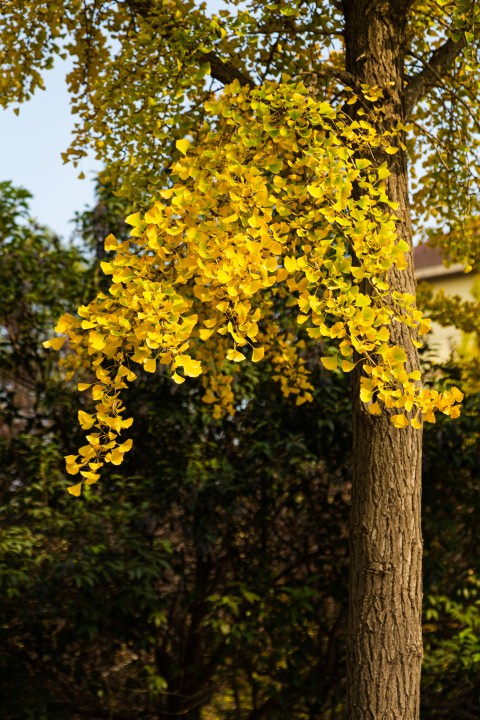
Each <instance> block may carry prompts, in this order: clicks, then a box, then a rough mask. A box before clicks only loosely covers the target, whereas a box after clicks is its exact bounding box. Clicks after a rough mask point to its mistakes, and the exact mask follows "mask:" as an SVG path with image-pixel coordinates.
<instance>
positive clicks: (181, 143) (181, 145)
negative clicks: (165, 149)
mask: <svg viewBox="0 0 480 720" xmlns="http://www.w3.org/2000/svg"><path fill="white" fill-rule="evenodd" d="M189 145H190V140H188V139H187V138H184V139H183V140H177V142H176V143H175V146H176V148H177V150H180V152H181V153H183V155H186V154H187V150H188V146H189Z"/></svg>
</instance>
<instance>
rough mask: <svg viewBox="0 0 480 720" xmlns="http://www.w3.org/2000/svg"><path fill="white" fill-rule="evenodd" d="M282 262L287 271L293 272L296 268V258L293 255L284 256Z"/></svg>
mask: <svg viewBox="0 0 480 720" xmlns="http://www.w3.org/2000/svg"><path fill="white" fill-rule="evenodd" d="M283 264H284V265H285V269H286V270H288V272H289V273H292V272H295V271H296V270H297V269H298V264H297V260H296V259H295V258H294V257H286V258H285V259H284V261H283Z"/></svg>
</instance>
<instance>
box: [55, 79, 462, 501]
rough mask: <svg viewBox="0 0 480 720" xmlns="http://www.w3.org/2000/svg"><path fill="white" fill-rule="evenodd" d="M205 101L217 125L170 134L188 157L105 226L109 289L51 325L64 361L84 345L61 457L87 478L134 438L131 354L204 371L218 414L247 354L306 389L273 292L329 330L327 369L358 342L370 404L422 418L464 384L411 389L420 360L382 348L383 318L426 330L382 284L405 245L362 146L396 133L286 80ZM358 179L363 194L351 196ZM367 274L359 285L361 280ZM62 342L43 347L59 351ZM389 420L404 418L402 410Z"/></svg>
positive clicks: (302, 395)
mask: <svg viewBox="0 0 480 720" xmlns="http://www.w3.org/2000/svg"><path fill="white" fill-rule="evenodd" d="M368 92H369V93H370V96H372V94H374V93H375V89H368ZM206 110H207V112H208V113H210V115H211V116H213V118H215V119H216V127H215V131H214V132H211V133H210V134H208V135H207V136H206V137H207V139H206V141H205V143H204V144H202V146H201V147H196V148H195V147H193V148H190V143H189V141H188V139H185V140H181V141H178V142H177V147H178V149H179V150H180V151H181V153H182V154H183V156H184V157H183V158H182V159H181V160H180V161H178V162H175V163H174V165H173V166H172V180H173V183H174V184H173V186H172V187H171V188H170V189H168V190H164V191H162V192H161V196H162V198H163V201H164V202H161V201H158V202H156V203H155V205H154V207H152V208H151V209H150V210H149V211H148V212H147V213H146V214H145V215H144V216H143V217H142V215H141V214H140V213H137V214H135V215H132V216H130V218H128V222H129V223H130V224H131V225H132V226H133V230H132V232H131V235H132V242H131V243H129V242H124V243H120V244H119V243H117V241H116V239H115V238H114V237H113V236H109V238H107V240H106V245H105V247H106V249H107V250H112V249H115V250H116V255H115V258H114V259H113V260H112V261H111V262H106V263H103V264H102V267H103V271H104V272H105V273H106V274H111V275H112V286H111V288H110V294H109V296H106V295H105V294H103V293H100V294H99V295H98V296H97V298H96V299H95V300H94V301H93V302H92V303H90V304H89V305H88V306H87V307H81V308H80V309H79V316H80V317H79V318H74V317H73V316H65V317H63V318H62V319H61V320H60V322H59V325H58V326H57V332H60V333H67V334H68V338H69V346H70V349H71V351H72V354H71V355H69V356H68V357H67V359H66V361H64V362H66V364H67V365H70V366H71V369H70V372H71V373H72V372H73V371H74V370H75V367H76V366H77V365H78V364H79V363H84V362H85V354H88V355H89V356H91V365H92V367H93V368H94V369H95V372H96V375H97V379H98V384H95V385H94V386H93V388H92V394H93V398H94V400H96V401H98V405H96V408H95V409H96V412H95V413H93V414H92V415H87V414H86V413H80V422H81V424H82V427H84V428H86V429H90V428H91V427H92V426H94V425H95V427H96V428H97V429H98V430H99V432H98V433H94V434H92V435H89V436H88V441H89V445H88V446H85V447H84V448H82V449H81V450H80V451H79V452H80V456H81V457H80V459H79V457H78V456H70V457H69V458H68V459H67V469H68V471H69V472H71V473H72V474H74V473H77V472H80V473H82V475H83V477H84V478H85V479H86V481H87V482H95V480H96V479H97V478H98V473H97V470H98V469H99V467H101V465H102V463H103V462H113V463H117V462H120V461H121V457H122V456H123V453H124V452H125V451H126V450H128V449H129V445H128V443H123V444H121V442H120V439H119V435H120V432H121V430H122V429H123V428H125V427H128V425H129V424H130V423H131V419H129V420H123V419H122V413H123V411H124V407H123V405H122V403H121V400H120V398H119V394H120V391H121V390H122V389H123V388H125V387H126V381H131V380H133V379H134V378H135V374H134V373H133V371H132V370H131V369H130V367H131V365H132V363H137V364H139V365H141V366H143V368H144V370H146V371H147V372H154V371H155V369H156V366H157V363H161V364H163V365H166V366H168V368H169V370H170V372H171V375H172V377H173V379H174V380H175V381H176V382H177V383H181V382H184V379H185V377H196V376H198V375H200V374H201V373H202V370H204V371H205V375H206V376H207V377H208V378H210V379H209V380H207V381H206V383H205V387H206V395H205V398H204V399H205V401H206V402H210V403H212V404H213V405H214V412H215V413H216V415H217V416H219V415H220V414H221V413H222V412H224V411H225V410H228V411H230V412H233V410H234V407H233V394H232V390H231V380H230V381H229V380H227V379H226V378H228V373H225V372H224V368H225V363H228V362H233V363H239V362H242V361H244V360H245V359H246V358H247V356H249V355H250V353H251V359H252V360H253V361H254V362H257V361H259V360H261V359H262V358H263V357H264V356H265V357H268V358H269V359H270V361H271V362H272V364H273V365H274V368H275V371H276V377H277V378H278V379H279V380H280V382H281V383H282V389H283V391H284V393H285V394H286V395H288V394H289V393H294V394H296V395H297V402H298V403H301V402H305V401H306V400H310V399H311V393H310V391H311V390H312V386H311V385H310V383H309V382H308V373H307V371H306V368H305V363H304V361H303V359H302V358H301V357H300V354H299V353H300V351H301V349H302V346H303V345H302V343H301V341H300V342H299V341H298V338H296V337H294V336H293V335H287V336H284V335H281V334H280V333H279V328H278V325H277V322H276V320H275V317H274V312H273V309H272V308H273V297H274V296H275V295H277V294H279V295H280V297H281V298H285V299H286V302H287V304H291V303H292V301H293V303H294V304H298V306H299V309H300V314H299V315H298V322H299V323H300V324H306V327H307V333H308V335H309V336H310V337H311V338H321V337H330V338H338V339H339V341H340V342H339V351H338V354H337V355H335V356H333V357H326V358H322V362H323V364H324V365H325V367H326V368H327V369H334V368H335V367H337V364H339V362H341V367H342V369H343V370H344V371H347V372H348V371H350V370H352V369H353V367H354V366H355V364H354V362H352V360H351V359H349V358H352V357H353V356H354V352H356V353H357V354H358V355H359V356H360V357H361V358H362V359H363V360H365V359H366V360H367V364H366V365H365V368H366V370H367V373H368V377H365V378H364V381H363V385H362V398H363V399H364V401H365V402H370V401H372V400H373V399H374V396H375V402H373V403H371V404H370V412H372V413H373V414H375V413H377V412H380V406H379V404H378V401H381V402H383V403H384V404H385V405H386V406H387V407H398V408H404V409H405V410H406V411H407V412H410V411H411V410H412V409H415V410H417V411H418V413H419V416H420V417H421V416H424V417H425V419H427V420H432V418H433V412H434V410H435V409H439V410H441V411H442V412H446V413H447V414H450V415H452V416H455V414H456V413H457V414H458V409H457V408H456V407H454V403H455V401H458V400H459V399H460V395H461V393H459V392H458V391H452V392H451V393H450V394H448V393H446V394H443V395H441V396H440V395H438V394H436V393H434V392H431V391H427V390H424V389H423V390H422V388H421V387H420V386H419V385H418V380H419V375H418V373H410V375H407V373H406V371H405V362H406V356H405V353H404V351H403V350H402V349H401V348H399V347H398V346H393V347H392V346H391V345H389V339H390V332H389V329H388V326H389V325H390V324H391V323H392V322H399V323H403V324H404V325H406V326H407V327H408V328H409V329H410V332H411V337H412V342H413V343H414V344H416V345H417V346H419V345H420V343H418V342H417V341H416V339H415V335H416V333H417V332H419V333H420V334H423V333H425V332H427V331H428V328H429V325H428V321H426V320H424V319H423V317H422V313H421V312H420V311H419V310H418V309H417V308H416V307H415V299H414V297H413V296H412V295H409V294H406V293H399V292H393V293H392V292H390V288H389V285H388V283H387V280H386V277H387V273H388V271H389V270H390V268H391V267H392V266H393V265H396V266H397V268H398V269H403V268H405V267H406V266H407V262H406V259H405V252H407V251H408V250H409V248H408V245H407V244H406V243H405V242H404V241H403V240H400V241H399V240H398V238H397V235H396V233H395V220H396V218H395V216H394V215H393V214H390V213H389V212H385V206H390V207H391V208H392V209H393V210H395V207H396V206H395V204H394V203H391V202H390V201H389V199H388V197H387V196H386V194H385V182H384V181H385V178H386V177H388V175H389V171H388V170H387V168H386V167H385V166H384V165H382V166H380V167H379V168H375V169H370V168H371V162H370V160H368V159H358V158H361V157H365V156H366V154H367V153H368V152H369V151H370V150H371V148H372V147H377V146H379V145H382V146H383V147H384V148H385V149H386V151H387V152H395V148H392V147H391V146H390V140H389V135H391V134H393V133H387V132H385V133H383V134H378V133H377V132H376V131H375V129H374V127H373V125H372V124H371V123H370V122H368V121H367V120H360V121H358V122H357V121H355V122H352V121H351V120H349V119H348V118H347V117H346V116H345V115H344V114H342V112H340V111H335V110H334V109H333V108H332V107H331V105H330V104H328V103H327V102H316V101H315V100H314V99H312V98H311V97H310V96H309V94H308V92H307V90H306V88H305V87H304V86H303V84H301V83H299V84H289V83H288V81H287V82H284V83H282V84H276V83H266V84H265V85H264V86H262V87H261V88H259V89H256V90H247V89H246V88H244V89H242V88H241V87H240V84H239V83H238V81H235V82H234V83H232V85H230V86H227V87H226V89H225V93H224V95H222V96H221V97H220V98H219V99H217V100H215V101H210V102H208V103H207V104H206ZM219 119H220V120H219ZM400 129H401V128H400ZM354 182H355V183H356V184H357V187H358V188H359V189H360V190H361V191H362V192H363V194H359V197H357V198H354V197H353V195H352V189H353V183H354ZM353 258H355V263H354V262H353ZM362 281H363V282H367V283H368V284H369V287H370V291H369V294H364V293H362V292H360V288H359V284H360V282H362ZM60 342H61V339H58V338H57V339H54V340H51V341H49V342H48V343H46V344H47V346H48V345H49V344H50V345H51V346H52V347H54V348H55V349H57V348H58V345H59V344H60ZM392 420H393V422H394V423H395V424H396V425H397V426H398V427H402V426H403V425H407V424H408V423H409V420H408V419H407V416H406V415H404V414H400V415H396V416H393V417H392ZM412 424H414V426H418V425H419V424H420V423H419V421H418V420H413V421H412ZM87 465H88V467H89V470H85V469H82V468H85V467H86V466H87ZM80 488H81V483H80V484H78V485H76V486H74V487H73V488H71V492H72V493H73V494H78V493H79V492H80Z"/></svg>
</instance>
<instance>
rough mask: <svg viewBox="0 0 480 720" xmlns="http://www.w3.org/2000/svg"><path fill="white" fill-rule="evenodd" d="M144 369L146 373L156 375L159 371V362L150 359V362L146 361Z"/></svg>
mask: <svg viewBox="0 0 480 720" xmlns="http://www.w3.org/2000/svg"><path fill="white" fill-rule="evenodd" d="M143 367H144V369H145V371H146V372H149V373H154V372H155V370H156V369H157V361H156V360H155V358H150V360H147V361H146V363H145V364H144V366H143Z"/></svg>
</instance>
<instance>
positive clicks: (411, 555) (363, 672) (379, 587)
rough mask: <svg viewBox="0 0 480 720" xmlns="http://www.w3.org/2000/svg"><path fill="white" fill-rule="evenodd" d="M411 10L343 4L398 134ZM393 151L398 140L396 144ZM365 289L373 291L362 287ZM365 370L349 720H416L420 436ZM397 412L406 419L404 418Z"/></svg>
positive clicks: (357, 407)
mask: <svg viewBox="0 0 480 720" xmlns="http://www.w3.org/2000/svg"><path fill="white" fill-rule="evenodd" d="M407 5H408V3H407V2H405V1H402V2H395V1H394V0H377V1H376V2H375V1H374V0H344V12H345V25H346V35H345V43H346V70H347V71H349V72H350V73H351V74H353V75H354V76H355V77H357V78H358V79H359V81H360V82H363V83H367V84H369V85H378V86H381V87H384V86H386V85H387V83H390V82H393V83H394V85H393V86H392V87H391V90H390V91H388V90H387V92H386V93H385V97H386V101H385V105H386V108H387V114H386V116H385V122H384V124H386V125H387V126H389V127H393V126H395V125H396V123H397V121H398V120H403V119H404V118H403V63H404V58H403V52H404V43H405V36H404V33H405V23H406V10H407ZM392 144H394V142H392ZM376 159H377V160H378V163H379V164H380V163H382V162H384V161H385V160H388V166H389V169H390V172H391V176H390V177H389V178H388V180H387V193H388V195H389V198H390V200H393V201H395V202H398V203H399V207H398V210H397V211H395V214H396V215H397V217H398V218H399V221H398V223H397V232H398V234H399V237H401V238H403V239H404V240H406V241H407V242H408V243H409V245H410V247H412V229H411V222H410V210H409V198H408V176H407V161H406V156H405V153H404V152H403V151H402V150H399V151H398V152H397V153H396V154H395V155H386V154H385V155H383V154H382V153H381V152H377V151H376ZM389 281H390V284H391V287H392V289H396V290H399V291H403V292H410V293H412V295H414V294H415V276H414V269H413V258H412V255H411V254H410V264H409V268H408V269H407V270H405V271H401V272H399V271H397V270H396V269H394V270H392V271H391V272H390V275H389ZM363 291H364V292H366V290H363ZM389 329H390V332H391V337H392V341H393V343H395V344H397V345H400V346H401V347H403V348H404V350H405V352H406V354H407V358H408V362H407V371H408V372H410V371H412V370H414V369H417V368H418V355H417V352H416V349H415V347H414V346H413V345H412V343H411V340H410V337H409V332H408V329H407V328H406V327H405V326H404V325H401V324H400V323H396V322H395V321H394V323H393V324H392V325H391V326H390V328H389ZM360 375H361V369H359V371H358V372H357V373H356V374H355V376H354V399H353V437H354V440H353V443H354V444H353V458H354V460H353V463H354V467H353V492H352V513H351V525H350V568H351V569H350V607H349V638H348V671H347V677H348V700H347V717H348V720H417V719H418V717H419V707H420V698H419V695H420V671H421V662H422V633H421V601H422V575H421V572H422V537H421V510H420V501H421V442H422V439H421V431H419V430H414V429H413V428H412V427H411V426H409V427H408V428H404V429H401V430H398V429H396V428H395V427H394V426H393V424H392V422H391V421H390V417H389V414H388V413H389V411H388V410H384V411H383V413H382V415H380V416H374V415H370V413H369V412H368V410H367V409H366V408H365V406H364V405H363V404H362V403H361V402H360V398H359V384H360ZM395 412H398V410H397V411H395Z"/></svg>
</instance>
